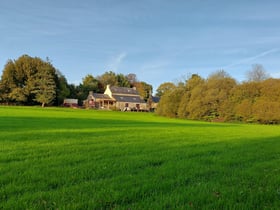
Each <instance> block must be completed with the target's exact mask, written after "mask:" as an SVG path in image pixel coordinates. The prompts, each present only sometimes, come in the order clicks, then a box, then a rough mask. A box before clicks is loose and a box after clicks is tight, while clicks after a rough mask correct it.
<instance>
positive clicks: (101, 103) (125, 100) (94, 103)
mask: <svg viewBox="0 0 280 210" xmlns="http://www.w3.org/2000/svg"><path fill="white" fill-rule="evenodd" d="M85 105H86V106H87V107H90V108H101V109H116V110H122V111H128V110H132V111H140V110H147V104H146V102H145V101H144V100H143V99H142V98H141V97H140V95H139V93H138V91H137V90H136V88H127V87H116V86H112V87H111V86H110V85H107V87H106V90H105V92H104V94H98V93H93V92H92V91H90V92H89V95H88V98H87V100H86V101H85Z"/></svg>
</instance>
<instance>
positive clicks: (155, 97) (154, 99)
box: [152, 96, 160, 103]
mask: <svg viewBox="0 0 280 210" xmlns="http://www.w3.org/2000/svg"><path fill="white" fill-rule="evenodd" d="M152 100H153V102H154V103H158V102H159V100H160V97H158V96H152Z"/></svg>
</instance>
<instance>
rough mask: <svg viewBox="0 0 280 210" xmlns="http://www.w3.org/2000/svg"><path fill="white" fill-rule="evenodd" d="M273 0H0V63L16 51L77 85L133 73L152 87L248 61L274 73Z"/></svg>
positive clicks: (239, 72) (277, 5) (279, 71)
mask: <svg viewBox="0 0 280 210" xmlns="http://www.w3.org/2000/svg"><path fill="white" fill-rule="evenodd" d="M279 9H280V1H277V0H266V1H263V0H254V1H253V0H252V1H249V0H248V1H240V0H236V1H225V0H224V1H222V0H208V1H203V0H173V1H170V0H141V1H139V0H79V1H78V0H75V1H74V0H49V1H46V0H44V1H42V0H26V1H22V0H1V1H0V69H1V70H2V69H3V68H4V65H5V64H6V62H7V60H8V59H17V58H18V57H19V56H21V55H23V54H28V55H30V56H37V57H41V58H43V59H45V58H46V57H49V58H50V60H51V61H52V63H53V65H54V66H55V67H56V68H57V69H59V70H60V71H61V72H62V73H63V74H64V75H65V76H66V78H67V80H68V82H69V83H75V84H79V83H81V82H82V78H83V77H85V76H86V75H87V74H92V75H93V76H97V75H101V74H103V73H104V72H105V71H110V70H112V71H114V72H116V73H123V74H125V75H126V74H129V73H135V74H136V75H137V77H138V79H139V80H141V81H145V82H147V83H149V84H152V85H153V87H154V92H155V89H156V88H157V87H158V86H159V85H160V84H161V83H163V82H169V81H171V82H176V81H179V80H181V79H182V78H186V77H187V76H188V75H190V74H192V73H197V74H199V75H201V76H203V77H205V78H206V77H207V76H208V75H209V74H211V73H213V72H214V71H216V70H219V69H224V70H225V71H226V72H228V73H229V74H230V75H231V76H232V77H234V78H235V79H237V80H239V81H242V80H245V79H246V72H247V71H248V70H251V68H252V65H253V64H262V65H263V66H264V68H265V69H266V71H267V72H268V73H269V74H270V75H271V76H273V77H280V59H279V56H280V12H279Z"/></svg>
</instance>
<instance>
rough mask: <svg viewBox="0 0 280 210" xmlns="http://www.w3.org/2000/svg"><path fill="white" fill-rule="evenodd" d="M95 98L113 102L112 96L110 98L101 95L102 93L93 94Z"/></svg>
mask: <svg viewBox="0 0 280 210" xmlns="http://www.w3.org/2000/svg"><path fill="white" fill-rule="evenodd" d="M93 97H94V98H95V99H107V100H112V99H111V98H110V96H108V95H107V94H101V93H93Z"/></svg>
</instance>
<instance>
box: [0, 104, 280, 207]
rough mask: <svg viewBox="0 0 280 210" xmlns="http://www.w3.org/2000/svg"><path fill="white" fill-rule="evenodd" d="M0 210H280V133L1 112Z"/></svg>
mask: <svg viewBox="0 0 280 210" xmlns="http://www.w3.org/2000/svg"><path fill="white" fill-rule="evenodd" d="M0 174H1V176H0V185H1V186H0V209H279V207H280V127H279V126H265V125H246V124H221V123H205V122H196V121H186V120H176V119H167V118H161V117H157V116H154V115H153V114H149V113H122V112H104V111H93V110H73V109H60V108H47V109H41V108H36V107H35V108H30V107H29V108H26V107H0Z"/></svg>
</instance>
